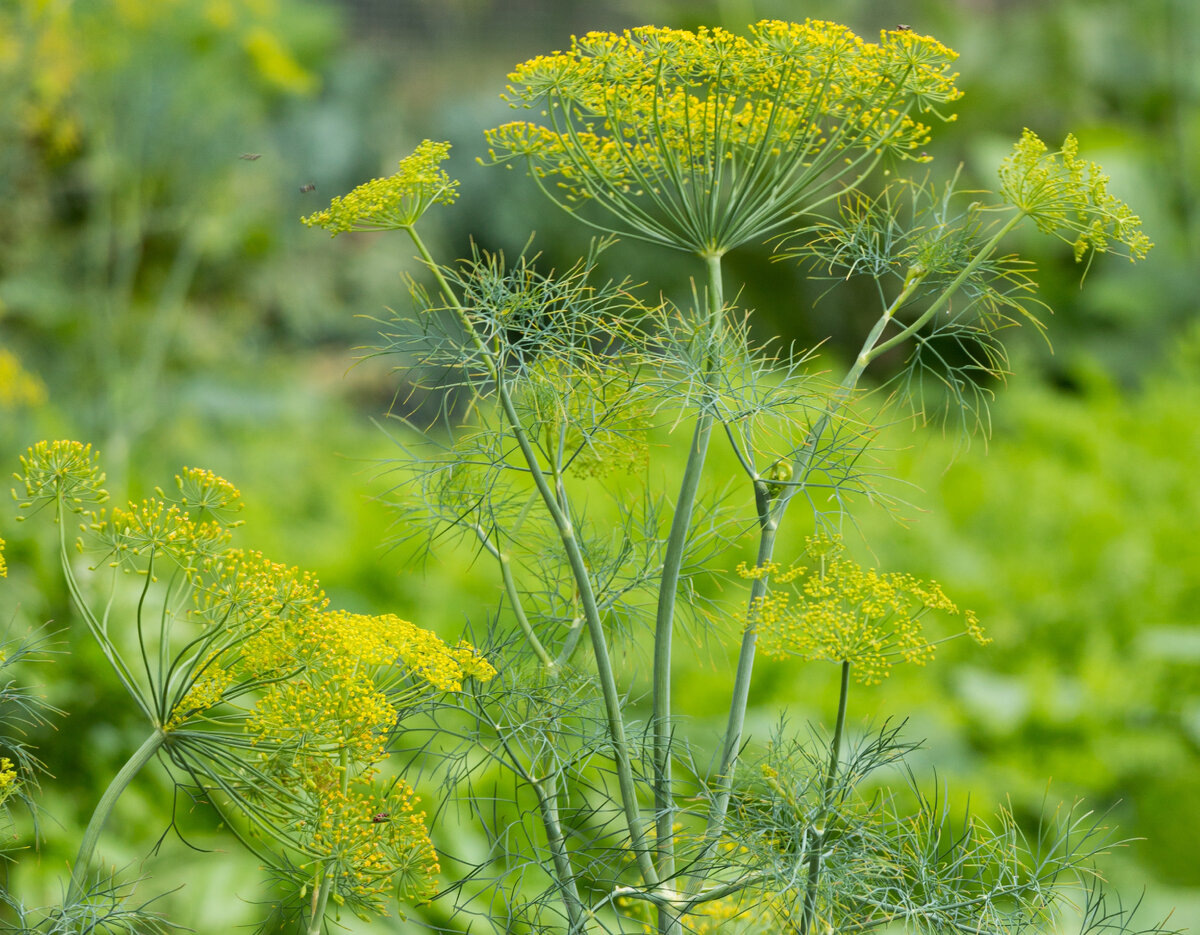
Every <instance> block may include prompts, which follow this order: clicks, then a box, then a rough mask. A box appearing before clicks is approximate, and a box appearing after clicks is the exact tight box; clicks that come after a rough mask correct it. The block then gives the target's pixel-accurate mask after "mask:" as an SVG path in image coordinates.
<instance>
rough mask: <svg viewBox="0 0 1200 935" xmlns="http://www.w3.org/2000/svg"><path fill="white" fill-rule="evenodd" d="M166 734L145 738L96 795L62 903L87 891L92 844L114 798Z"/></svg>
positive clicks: (161, 742) (158, 746)
mask: <svg viewBox="0 0 1200 935" xmlns="http://www.w3.org/2000/svg"><path fill="white" fill-rule="evenodd" d="M167 736H168V735H167V734H166V733H165V732H164V731H162V730H155V731H154V733H153V734H151V735H150V736H149V737H147V738H146V740H145V741H144V742H143V743H142V745H141V746H140V747H138V748H137V751H136V752H135V753H134V754H133V756H131V757H130V758H129V759H128V760H127V761H126V762H125V765H124V766H122V767H121V769H120V771H119V772H118V773H117V775H116V776H114V777H113V780H112V782H110V783H109V784H108V788H107V789H105V790H104V794H103V795H102V796H100V801H99V802H98V803H97V804H96V808H95V810H94V811H93V812H92V817H91V820H90V821H89V822H88V825H87V828H85V829H84V832H83V838H82V839H81V840H80V842H79V853H78V854H76V855H75V864H74V866H72V868H71V885H70V887H69V888H68V890H67V899H66V905H68V906H69V905H71V904H72V903H76V902H78V901H79V900H80V899H81V898H82V897H83V896H84V895H85V894H86V893H87V879H88V867H89V866H90V865H91V862H92V856H93V855H94V854H95V851H96V844H97V843H98V842H99V840H100V833H101V832H102V831H103V830H104V825H105V823H106V822H107V821H108V819H109V816H110V815H111V814H112V811H113V808H114V807H115V806H116V804H117V799H119V798H120V797H121V793H122V792H124V791H125V789H126V787H127V786H128V785H129V784H130V783H131V782H132V781H133V777H134V776H136V775H137V774H138V773H139V772H141V770H142V767H143V766H145V765H146V764H147V763H149V762H150V761H151V760H152V759H154V755H155V754H156V753H158V750H159V748H160V747H161V746H162V745H163V744H164V743H165V742H166V739H167Z"/></svg>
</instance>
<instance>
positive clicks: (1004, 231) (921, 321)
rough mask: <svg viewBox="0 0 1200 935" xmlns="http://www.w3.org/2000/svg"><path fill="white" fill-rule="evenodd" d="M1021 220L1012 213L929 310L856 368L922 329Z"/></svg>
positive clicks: (1021, 216)
mask: <svg viewBox="0 0 1200 935" xmlns="http://www.w3.org/2000/svg"><path fill="white" fill-rule="evenodd" d="M1023 220H1025V215H1024V214H1022V213H1021V212H1019V211H1018V212H1016V213H1014V214H1013V216H1012V217H1011V218H1009V219H1008V220H1007V221H1006V222H1005V223H1004V225H1003V226H1002V227H1001V228H1000V230H998V231H997V232H996V235H995V236H994V237H993V238H992V239H991V240H989V241H988V242H987V243H986V244H984V245H983V247H982V248H981V249H980V251H979V252H978V253H976V254H975V256H974V257H973V258H972V260H971V262H970V263H968V264H967V265H966V266H964V267H963V269H962V272H960V273H959V274H958V275H957V276H955V277H954V279H953V280H952V281H951V282H950V285H948V286H947V287H946V288H945V290H943V292H942V294H941V295H940V296H938V297H937V299H935V300H934V301H933V302H932V303H931V304H930V306H929V308H927V309H925V311H924V312H922V313H921V315H920V317H918V318H917V319H916V321H914V322H913V323H912V324H910V325H908V326H907V327H905V328H904V329H903V330H902V331H900V333H899V334H895V335H893V336H892V337H890V338H888V339H887V340H886V341H884V342H882V343H881V344H876V345H872V346H871V347H869V348H868V349H867V350H866V352H865V353H861V354H859V359H858V361H856V362H855V363H856V366H857V364H858V363H859V362H861V363H862V366H863V367H865V366H866V365H867V364H869V363H870V362H871V361H873V360H874V359H875V358H876V357H878V356H879V355H880V354H882V353H883V352H884V351H888V350H890V349H891V348H893V347H895V346H896V345H897V344H901V343H903V342H904V341H907V340H908V339H909V338H910V337H912V336H913V335H914V334H916V333H917V332H918V331H920V330H921V329H922V328H924V327H925V325H926V323H927V322H928V321H929V320H930V319H931V318H933V316H934V315H936V314H937V313H938V312H940V311H941V310H942V309H943V308H944V307H945V306H946V304H947V303H948V302H949V301H950V299H951V298H953V296H954V293H956V292H957V291H958V287H959V286H961V285H962V284H963V283H964V282H966V280H967V277H968V276H970V275H971V274H972V273H973V272H975V270H977V269H979V267H980V266H981V265H982V264H983V261H984V260H986V259H987V258H988V257H989V256H991V255H992V251H994V250H995V249H996V247H997V246H999V244H1000V241H1001V240H1003V239H1004V238H1005V237H1006V236H1007V235H1008V232H1009V231H1011V230H1012V229H1013V228H1014V227H1016V226H1017V225H1018V224H1020V223H1021V222H1022V221H1023ZM910 281H911V277H910ZM905 286H906V287H907V286H908V282H906V283H905ZM891 307H892V308H897V307H898V305H897V304H896V303H892V306H891ZM859 372H860V373H861V372H862V371H861V370H860V371H859Z"/></svg>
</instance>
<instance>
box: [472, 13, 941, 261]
mask: <svg viewBox="0 0 1200 935" xmlns="http://www.w3.org/2000/svg"><path fill="white" fill-rule="evenodd" d="M955 57H956V56H955V53H954V52H952V51H951V50H949V49H947V48H946V47H945V46H943V45H941V44H940V43H938V42H937V41H936V40H934V39H931V38H928V37H925V36H919V35H917V34H915V33H913V32H911V31H908V30H899V31H891V32H884V33H883V34H882V35H881V39H880V42H879V43H870V42H866V41H864V40H862V39H860V38H859V37H858V36H856V35H855V34H854V33H853V32H851V31H850V30H848V29H847V28H846V27H844V26H840V25H837V24H834V23H827V22H820V21H815V20H808V21H805V22H804V23H789V22H783V21H777V20H764V21H762V22H760V23H758V24H757V25H755V26H753V27H751V28H750V36H749V38H744V37H741V36H737V35H734V34H732V33H729V32H726V31H725V30H723V29H705V28H701V29H699V30H697V31H696V32H689V31H686V30H679V29H662V28H658V27H652V26H646V27H642V28H639V29H634V30H631V31H626V32H625V33H622V34H617V33H607V32H592V33H588V34H587V35H585V36H583V37H582V38H578V39H575V40H574V41H573V43H572V46H571V49H570V51H569V52H565V53H563V52H559V53H555V54H553V55H543V56H539V57H537V58H534V59H532V60H530V61H528V62H525V63H524V64H522V65H520V66H518V68H517V70H516V71H514V72H513V73H512V74H511V75H510V82H511V83H510V85H509V89H508V93H507V95H506V100H507V101H508V102H509V103H510V105H511V106H513V107H520V108H535V107H536V108H539V109H541V113H542V116H543V117H544V118H545V121H546V122H545V123H531V122H527V121H518V122H514V123H508V124H505V125H503V126H500V127H497V128H495V129H493V130H490V131H489V132H488V134H487V140H488V145H489V152H490V156H491V159H492V161H493V162H497V163H500V162H507V161H509V160H512V159H514V158H517V157H524V158H525V159H527V160H528V161H529V164H530V167H531V170H532V172H533V173H534V175H535V177H537V178H539V179H544V178H546V177H551V176H553V177H555V178H556V180H557V182H558V185H559V186H560V190H561V192H562V198H563V199H564V200H565V202H566V203H567V204H569V205H578V204H581V203H583V202H587V201H595V202H597V203H599V204H601V205H603V206H604V207H605V208H606V209H607V210H608V211H609V212H611V213H612V214H614V215H616V217H617V218H618V219H620V221H621V224H620V225H619V226H620V227H621V228H623V231H622V232H624V233H628V234H631V235H633V236H639V237H641V238H643V239H646V240H651V241H655V242H659V243H663V244H666V245H669V246H674V247H677V248H680V249H686V250H691V251H694V252H698V253H702V254H720V253H723V252H724V251H726V250H728V249H730V248H732V247H734V246H736V245H738V244H740V243H744V242H746V241H748V240H751V239H755V238H757V237H761V236H762V235H763V234H765V233H768V232H769V231H771V230H774V229H776V228H777V227H778V226H780V225H781V224H782V223H785V222H786V220H787V219H788V218H790V217H792V216H794V215H795V214H796V213H798V212H800V211H803V210H804V208H805V206H806V203H805V199H806V198H807V197H808V196H809V195H811V194H812V192H813V191H814V189H815V188H816V187H817V186H818V185H819V184H821V183H822V182H827V181H830V180H831V179H832V178H836V177H839V176H841V175H844V174H845V173H846V172H848V171H853V172H855V173H856V174H857V173H858V172H860V171H865V167H867V166H868V165H869V164H870V162H871V161H872V160H873V157H874V156H875V155H877V154H879V153H881V152H890V153H893V154H896V155H899V156H901V157H902V158H917V159H924V158H925V157H924V156H923V155H919V150H920V148H921V147H922V146H923V145H925V143H926V142H927V141H928V139H929V127H928V125H926V124H925V123H923V122H921V120H919V119H918V118H917V117H914V116H913V114H914V113H930V112H933V113H936V111H935V108H936V107H937V105H939V104H943V103H946V102H950V101H954V100H956V99H957V98H958V97H959V96H960V92H959V91H958V90H957V89H956V88H955V86H954V77H955V76H954V75H953V74H950V73H949V72H948V69H949V65H950V63H951V62H952V61H953V60H954V58H955ZM598 226H603V225H598Z"/></svg>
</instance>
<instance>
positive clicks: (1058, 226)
mask: <svg viewBox="0 0 1200 935" xmlns="http://www.w3.org/2000/svg"><path fill="white" fill-rule="evenodd" d="M1108 181H1109V179H1108V176H1107V175H1104V174H1103V172H1102V171H1101V169H1100V167H1099V166H1098V165H1096V163H1094V162H1085V161H1084V160H1082V159H1080V158H1079V143H1078V141H1077V140H1076V139H1075V137H1074V136H1071V135H1068V136H1067V138H1066V140H1064V141H1063V145H1062V149H1060V150H1059V151H1058V152H1057V153H1051V152H1048V151H1047V147H1046V144H1045V143H1043V142H1042V141H1041V139H1039V138H1038V135H1037V134H1036V133H1034V132H1033V131H1032V130H1028V129H1027V130H1025V132H1024V133H1023V134H1022V135H1021V139H1020V140H1018V141H1017V144H1016V145H1015V146H1014V147H1013V151H1012V152H1011V153H1010V154H1009V155H1008V156H1007V157H1005V159H1004V161H1003V162H1002V163H1001V165H1000V190H1001V192H1002V194H1003V195H1004V198H1005V200H1006V201H1008V202H1009V203H1010V204H1012V205H1015V206H1016V207H1017V208H1019V209H1020V210H1021V212H1022V213H1024V214H1026V215H1027V216H1029V217H1031V218H1033V221H1034V223H1035V224H1037V226H1038V228H1039V229H1040V230H1042V231H1044V232H1046V233H1048V234H1054V235H1056V236H1058V237H1059V238H1060V239H1062V240H1065V241H1067V242H1068V243H1071V244H1072V246H1073V247H1074V250H1075V259H1076V260H1080V259H1082V258H1083V256H1084V255H1085V254H1086V253H1087V252H1088V250H1095V251H1096V252H1098V253H1104V252H1107V250H1108V249H1109V246H1110V243H1111V242H1112V241H1116V242H1117V243H1119V244H1123V245H1124V246H1125V248H1126V249H1127V250H1128V252H1129V259H1130V260H1138V259H1142V258H1143V257H1145V256H1146V253H1147V252H1148V251H1149V250H1150V248H1151V247H1152V246H1154V245H1153V244H1152V243H1151V242H1150V238H1149V237H1147V236H1146V235H1145V234H1144V233H1143V232H1142V221H1141V219H1140V218H1139V217H1138V216H1137V215H1136V214H1134V213H1133V211H1132V210H1131V209H1130V207H1129V205H1127V204H1125V202H1123V201H1121V200H1120V199H1119V198H1117V197H1116V196H1114V195H1110V194H1109V193H1108ZM1072 235H1073V237H1072Z"/></svg>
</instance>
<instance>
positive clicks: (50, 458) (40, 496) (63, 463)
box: [13, 441, 108, 513]
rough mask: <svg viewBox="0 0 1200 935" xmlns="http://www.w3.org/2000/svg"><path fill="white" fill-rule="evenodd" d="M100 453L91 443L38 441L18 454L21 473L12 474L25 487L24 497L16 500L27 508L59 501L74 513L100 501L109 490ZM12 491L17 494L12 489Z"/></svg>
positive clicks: (22, 506) (80, 511) (106, 496)
mask: <svg viewBox="0 0 1200 935" xmlns="http://www.w3.org/2000/svg"><path fill="white" fill-rule="evenodd" d="M99 459H100V453H99V452H98V451H92V446H91V445H84V444H81V443H80V442H75V441H56V442H45V441H42V442H38V443H37V444H36V445H34V446H33V447H32V448H30V449H28V450H27V451H26V452H25V454H23V455H22V456H21V459H20V460H21V469H22V470H21V473H19V474H14V475H13V477H15V478H16V479H17V480H18V481H19V482H20V483H21V484H22V486H24V488H25V497H26V499H24V500H20V498H19V497H18V504H19V506H20V507H21V508H22V509H29V508H32V507H35V506H40V505H44V504H46V503H55V502H57V503H59V504H61V505H62V506H65V507H66V508H67V509H68V510H70V511H71V512H73V513H82V512H83V511H84V510H85V509H87V508H88V506H90V505H92V504H95V503H103V502H104V501H105V500H107V499H108V492H107V491H105V490H104V489H103V488H102V487H101V486H100V485H101V484H103V483H104V472H103V471H101V470H100V464H99ZM13 495H14V496H17V492H16V491H15V490H14V491H13Z"/></svg>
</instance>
